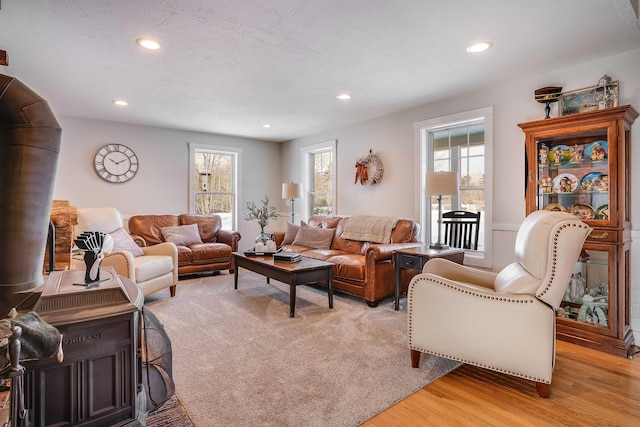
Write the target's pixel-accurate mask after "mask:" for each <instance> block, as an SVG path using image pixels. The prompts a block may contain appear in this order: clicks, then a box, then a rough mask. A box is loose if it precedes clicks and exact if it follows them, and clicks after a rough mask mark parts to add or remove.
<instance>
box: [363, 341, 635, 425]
mask: <svg viewBox="0 0 640 427" xmlns="http://www.w3.org/2000/svg"><path fill="white" fill-rule="evenodd" d="M422 357H425V356H424V355H423V356H422ZM409 363H410V358H409V350H407V364H409ZM362 426H363V427H389V426H394V427H395V426H403V427H404V426H536V427H537V426H640V355H636V356H635V358H634V359H633V360H630V359H626V358H622V357H619V356H612V355H609V354H606V353H602V352H599V351H596V350H591V349H588V348H584V347H580V346H577V345H574V344H570V343H566V342H563V341H558V345H557V352H556V367H555V370H554V372H553V381H552V382H551V396H550V397H549V398H548V399H542V398H540V397H538V395H537V393H536V387H535V384H534V383H533V382H530V381H526V380H522V379H519V378H515V377H511V376H508V375H504V374H499V373H497V372H493V371H489V370H486V369H480V368H476V367H472V366H468V365H463V366H461V367H460V368H458V369H456V370H455V371H453V372H451V373H449V374H447V375H445V376H444V377H441V378H439V379H438V380H436V381H434V382H433V383H431V384H429V385H427V386H426V387H425V388H423V389H422V390H420V391H418V392H417V393H415V394H413V395H411V396H409V397H408V398H406V399H405V400H403V401H401V402H399V403H397V404H396V405H394V406H392V407H391V408H389V409H387V410H386V411H384V412H382V413H381V414H379V415H377V416H375V417H373V418H372V419H370V420H369V421H367V422H365V423H364V424H362Z"/></svg>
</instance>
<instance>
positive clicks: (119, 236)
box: [109, 227, 144, 257]
mask: <svg viewBox="0 0 640 427" xmlns="http://www.w3.org/2000/svg"><path fill="white" fill-rule="evenodd" d="M109 234H110V235H111V237H112V238H113V250H114V251H120V250H123V251H129V252H131V255H133V256H136V257H137V256H140V255H144V252H143V251H142V248H141V247H140V246H138V245H136V242H134V241H133V239H132V238H131V236H130V235H129V233H127V230H125V229H124V228H122V227H121V228H118V229H117V230H115V231H112V232H111V233H109Z"/></svg>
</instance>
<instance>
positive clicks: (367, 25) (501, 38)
mask: <svg viewBox="0 0 640 427" xmlns="http://www.w3.org/2000/svg"><path fill="white" fill-rule="evenodd" d="M631 1H637V0H631ZM142 36H147V37H153V38H155V39H157V40H159V41H160V43H161V44H162V48H161V49H160V50H158V51H144V50H143V49H141V48H140V47H138V46H137V45H136V44H135V40H136V39H137V38H139V37H142ZM479 40H490V41H492V42H493V44H494V46H493V48H492V49H491V50H489V51H488V52H485V53H483V54H478V55H470V54H467V53H466V52H465V48H466V46H467V45H469V44H470V43H471V42H474V41H479ZM638 47H640V29H639V27H638V21H637V16H636V14H635V13H634V10H633V7H632V6H631V3H630V0H606V1H605V0H536V1H531V0H456V1H444V0H280V1H277V0H274V1H269V0H260V1H258V0H229V1H222V0H173V1H171V0H135V1H132V0H108V1H107V0H103V1H98V0H50V1H45V0H4V1H3V2H2V4H1V9H0V49H3V50H6V51H7V52H8V54H9V66H7V67H0V71H3V72H4V73H5V74H9V75H12V76H16V77H17V78H19V79H20V80H21V81H23V82H24V83H25V84H27V85H28V86H30V87H31V88H32V89H34V90H35V91H36V92H38V93H39V94H40V95H41V96H43V97H44V98H45V99H47V101H48V102H49V104H50V105H51V107H52V108H53V110H54V112H55V113H56V114H65V115H72V116H78V117H87V118H97V119H103V120H111V121H118V122H127V123H136V124H145V125H151V126H161V127H168V128H176V129H184V130H194V131H202V132H213V133H220V134H229V135H237V136H245V137H250V138H258V139H263V140H272V141H284V140H289V139H292V138H296V137H300V136H304V135H310V134H313V133H316V132H320V131H324V130H328V129H333V128H336V127H340V126H344V125H347V124H350V123H354V122H358V121H362V120H366V119H369V118H373V117H377V116H381V115H384V114H388V113H391V112H394V111H399V110H403V109H406V108H410V107H413V106H417V105H421V104H426V103H429V102H432V101H436V100H439V99H442V98H446V97H450V96H453V95H455V94H458V93H464V92H468V91H471V90H475V89H478V88H480V87H482V86H493V85H496V84H498V83H499V82H501V81H504V80H509V79H514V78H521V77H524V76H527V75H536V74H540V73H544V72H547V71H549V70H553V69H561V68H564V67H567V66H570V65H575V64H577V63H581V62H585V61H590V60H593V59H596V58H600V57H605V56H609V55H612V54H615V53H619V52H623V51H626V50H630V49H636V48H638ZM597 77H599V76H594V78H595V79H597ZM341 92H348V93H350V94H352V96H353V98H352V99H351V100H349V101H346V102H345V101H338V100H337V99H336V98H335V96H336V95H338V94H339V93H341ZM114 98H124V99H127V100H128V101H129V106H128V107H125V108H121V107H120V108H118V107H116V106H114V105H112V104H111V100H112V99H114ZM263 123H271V124H272V125H273V127H272V128H270V129H263V128H262V127H261V125H262V124H263Z"/></svg>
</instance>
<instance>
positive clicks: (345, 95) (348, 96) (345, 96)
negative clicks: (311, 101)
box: [336, 93, 351, 100]
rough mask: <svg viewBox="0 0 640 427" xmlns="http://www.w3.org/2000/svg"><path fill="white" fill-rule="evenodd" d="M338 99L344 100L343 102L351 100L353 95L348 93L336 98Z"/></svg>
mask: <svg viewBox="0 0 640 427" xmlns="http://www.w3.org/2000/svg"><path fill="white" fill-rule="evenodd" d="M336 98H338V99H342V100H345V99H351V95H349V94H348V93H343V94H340V95H338V96H336Z"/></svg>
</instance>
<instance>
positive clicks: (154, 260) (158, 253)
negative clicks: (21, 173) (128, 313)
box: [75, 207, 178, 297]
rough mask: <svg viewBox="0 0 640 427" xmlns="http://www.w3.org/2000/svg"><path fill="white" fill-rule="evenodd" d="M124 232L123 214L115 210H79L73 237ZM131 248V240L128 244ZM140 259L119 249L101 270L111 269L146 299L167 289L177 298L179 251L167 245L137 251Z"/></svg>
mask: <svg viewBox="0 0 640 427" xmlns="http://www.w3.org/2000/svg"><path fill="white" fill-rule="evenodd" d="M119 229H124V227H123V221H122V214H121V213H120V212H119V211H118V210H117V209H115V208H112V207H105V208H78V224H77V225H76V226H75V235H78V234H80V233H82V232H83V231H100V232H102V233H108V234H111V233H114V232H115V231H117V230H119ZM131 242H132V244H133V240H131ZM140 249H141V252H142V255H139V256H134V255H133V254H132V253H131V252H130V251H128V250H124V249H119V250H114V251H113V252H111V253H110V254H108V255H107V256H106V257H105V259H104V261H102V266H103V267H109V266H110V267H113V268H114V269H115V271H116V273H118V274H119V275H120V276H123V277H126V278H128V279H130V280H132V281H133V282H135V283H136V284H137V285H138V286H139V287H140V288H141V289H142V293H143V294H144V295H145V296H147V295H150V294H152V293H154V292H158V291H160V290H162V289H166V288H169V291H170V293H171V296H172V297H173V296H175V294H176V285H177V284H178V249H177V248H176V245H174V244H173V243H169V242H164V243H160V244H157V245H153V246H148V247H142V248H140Z"/></svg>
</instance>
